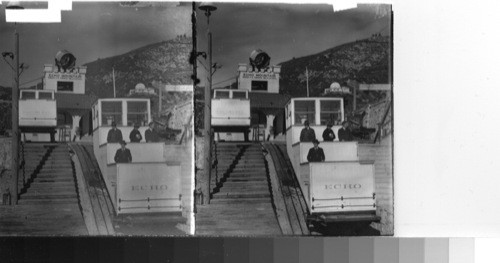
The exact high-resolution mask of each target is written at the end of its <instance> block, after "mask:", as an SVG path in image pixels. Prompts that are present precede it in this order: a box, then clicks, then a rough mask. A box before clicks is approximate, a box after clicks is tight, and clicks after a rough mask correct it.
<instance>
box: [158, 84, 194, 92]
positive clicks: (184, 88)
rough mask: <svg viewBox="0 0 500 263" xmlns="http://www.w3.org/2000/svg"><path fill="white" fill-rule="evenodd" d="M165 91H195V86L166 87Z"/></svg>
mask: <svg viewBox="0 0 500 263" xmlns="http://www.w3.org/2000/svg"><path fill="white" fill-rule="evenodd" d="M163 90H164V91H166V92H170V91H176V92H181V91H193V85H165V88H164V89H163Z"/></svg>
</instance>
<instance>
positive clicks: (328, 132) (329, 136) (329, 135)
mask: <svg viewBox="0 0 500 263" xmlns="http://www.w3.org/2000/svg"><path fill="white" fill-rule="evenodd" d="M332 126H333V124H332V123H331V122H329V123H328V124H327V125H326V129H325V131H323V141H325V142H333V140H335V133H334V132H333V130H332Z"/></svg>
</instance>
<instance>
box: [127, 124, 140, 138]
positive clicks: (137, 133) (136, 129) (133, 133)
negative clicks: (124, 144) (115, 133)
mask: <svg viewBox="0 0 500 263" xmlns="http://www.w3.org/2000/svg"><path fill="white" fill-rule="evenodd" d="M129 137H130V142H141V140H142V135H141V132H140V131H139V124H138V123H136V124H134V129H133V130H132V131H131V132H130V136H129Z"/></svg>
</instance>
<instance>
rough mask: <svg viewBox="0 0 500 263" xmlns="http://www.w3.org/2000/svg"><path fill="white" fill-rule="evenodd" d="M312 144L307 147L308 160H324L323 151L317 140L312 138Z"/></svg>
mask: <svg viewBox="0 0 500 263" xmlns="http://www.w3.org/2000/svg"><path fill="white" fill-rule="evenodd" d="M313 145H314V147H312V148H311V149H309V153H308V154H307V161H308V162H324V161H325V153H324V152H323V149H322V148H319V147H318V145H319V141H318V140H316V139H314V140H313Z"/></svg>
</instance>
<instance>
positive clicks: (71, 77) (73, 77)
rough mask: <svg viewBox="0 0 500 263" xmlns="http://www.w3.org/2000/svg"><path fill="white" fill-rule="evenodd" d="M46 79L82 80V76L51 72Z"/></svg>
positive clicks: (79, 74)
mask: <svg viewBox="0 0 500 263" xmlns="http://www.w3.org/2000/svg"><path fill="white" fill-rule="evenodd" d="M47 78H48V79H56V80H82V79H83V75H82V74H81V73H66V72H53V73H49V74H48V75H47Z"/></svg>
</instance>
